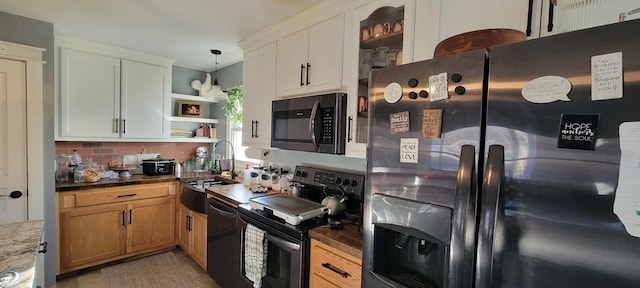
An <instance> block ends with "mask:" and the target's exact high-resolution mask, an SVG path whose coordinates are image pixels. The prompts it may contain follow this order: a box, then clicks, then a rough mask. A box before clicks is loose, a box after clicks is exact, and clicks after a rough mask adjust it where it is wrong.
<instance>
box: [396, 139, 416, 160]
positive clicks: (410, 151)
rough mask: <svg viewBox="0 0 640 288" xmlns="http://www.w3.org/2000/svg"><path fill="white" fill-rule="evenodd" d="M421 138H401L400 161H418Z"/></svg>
mask: <svg viewBox="0 0 640 288" xmlns="http://www.w3.org/2000/svg"><path fill="white" fill-rule="evenodd" d="M419 147H420V139H418V138H401V139H400V163H418V148H419Z"/></svg>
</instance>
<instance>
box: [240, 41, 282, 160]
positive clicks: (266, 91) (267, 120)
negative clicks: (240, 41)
mask: <svg viewBox="0 0 640 288" xmlns="http://www.w3.org/2000/svg"><path fill="white" fill-rule="evenodd" d="M242 67H243V68H242V69H243V72H242V78H243V79H242V82H243V95H242V98H243V101H242V103H243V107H242V145H244V146H248V147H255V148H269V147H270V146H271V101H272V100H273V99H274V98H275V92H276V74H275V72H276V43H275V42H272V43H270V44H268V45H265V46H263V47H260V48H258V49H255V50H253V51H250V52H245V53H244V60H243V63H242Z"/></svg>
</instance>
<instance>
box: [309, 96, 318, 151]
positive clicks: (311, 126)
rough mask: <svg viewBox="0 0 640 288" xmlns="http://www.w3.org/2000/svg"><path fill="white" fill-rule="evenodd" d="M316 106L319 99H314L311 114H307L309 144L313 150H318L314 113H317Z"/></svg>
mask: <svg viewBox="0 0 640 288" xmlns="http://www.w3.org/2000/svg"><path fill="white" fill-rule="evenodd" d="M318 106H320V101H316V103H314V104H313V109H311V116H309V133H311V144H313V147H314V149H315V151H318V141H317V140H316V115H317V114H318Z"/></svg>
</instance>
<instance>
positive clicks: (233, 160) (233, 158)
mask: <svg viewBox="0 0 640 288" xmlns="http://www.w3.org/2000/svg"><path fill="white" fill-rule="evenodd" d="M220 143H229V146H231V179H236V176H238V174H236V154H235V151H234V150H233V144H231V142H229V140H220V141H218V142H216V144H214V145H213V151H214V155H215V154H217V152H218V144H220Z"/></svg>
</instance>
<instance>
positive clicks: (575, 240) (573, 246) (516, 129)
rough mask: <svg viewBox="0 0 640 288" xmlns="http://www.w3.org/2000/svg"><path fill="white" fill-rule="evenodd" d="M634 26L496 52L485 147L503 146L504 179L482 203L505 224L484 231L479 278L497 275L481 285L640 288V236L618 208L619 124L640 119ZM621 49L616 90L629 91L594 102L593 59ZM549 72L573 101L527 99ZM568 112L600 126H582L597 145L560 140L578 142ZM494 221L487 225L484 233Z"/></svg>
mask: <svg viewBox="0 0 640 288" xmlns="http://www.w3.org/2000/svg"><path fill="white" fill-rule="evenodd" d="M628 31H640V21H629V22H624V23H619V24H614V25H609V26H603V27H597V28H593V29H587V30H581V31H576V32H572V33H567V34H561V35H555V36H549V37H543V38H539V39H534V40H528V41H525V42H521V43H516V44H511V45H505V46H499V47H494V48H492V49H491V55H490V64H489V84H488V87H489V90H488V103H487V120H486V123H487V128H486V144H485V145H486V147H489V146H490V145H494V144H497V145H501V146H502V147H504V174H503V175H501V176H502V177H504V182H503V183H502V185H501V186H500V192H499V193H500V196H499V197H496V196H495V195H493V196H492V195H491V194H490V192H489V191H483V197H484V198H485V200H486V197H494V200H495V201H498V203H492V204H488V205H484V206H483V207H482V208H481V209H482V210H481V215H483V217H484V215H486V214H487V213H490V212H491V211H490V210H491V209H495V207H498V208H497V210H496V211H495V213H496V216H495V217H496V218H497V219H502V221H501V222H502V224H500V225H498V226H495V227H492V228H487V229H493V231H498V232H494V233H493V235H490V233H483V232H482V231H480V234H479V236H480V239H479V240H478V241H479V243H481V244H482V243H483V242H490V243H488V244H490V245H491V247H492V250H491V249H483V248H482V247H481V248H480V249H479V252H478V253H479V255H478V266H479V267H478V268H479V269H480V270H478V271H485V272H478V271H476V275H477V277H482V276H488V274H487V272H486V271H491V272H490V275H491V278H490V279H488V280H487V281H479V282H478V283H476V287H478V288H482V287H519V288H533V287H594V288H595V287H640V273H638V267H640V238H636V237H633V236H631V235H630V234H629V233H627V232H626V230H625V227H624V226H623V224H622V223H621V222H620V220H619V219H618V217H617V216H616V215H615V214H614V212H613V202H614V197H615V195H616V187H617V185H618V183H617V180H618V173H619V164H620V141H619V136H618V127H619V126H620V124H622V123H624V122H629V121H638V120H640V114H638V112H637V107H640V97H638V95H640V78H639V77H638V76H637V75H639V74H640V54H639V53H638V51H640V38H639V37H635V36H634V37H632V36H631V35H630V34H629V32H628ZM616 52H621V53H622V60H621V64H619V65H620V66H621V67H619V68H620V69H619V68H616V67H615V65H614V67H613V70H611V71H616V70H621V71H622V72H623V75H622V76H623V77H622V78H623V79H624V84H623V86H622V87H617V89H622V93H623V97H622V98H618V99H610V100H599V101H597V100H596V99H595V98H597V97H596V95H600V93H597V92H596V91H594V90H593V89H592V83H598V82H600V81H602V80H603V79H601V78H598V77H597V76H596V75H597V73H598V72H594V71H595V70H592V67H593V65H592V57H594V56H601V55H606V54H611V53H616ZM595 59H598V58H595ZM542 76H558V77H561V78H564V79H567V80H568V81H569V82H571V90H570V92H569V94H568V95H567V97H566V98H568V100H569V101H563V100H560V98H564V97H558V98H559V100H558V101H552V102H549V101H545V103H534V102H530V101H527V99H525V98H524V97H523V96H522V92H523V91H522V90H523V87H525V86H526V85H527V83H529V82H530V81H532V80H534V79H537V78H540V77H542ZM550 84H551V83H550ZM605 87H607V88H615V86H605ZM595 89H598V88H597V87H596V88H595ZM554 93H555V92H554ZM567 115H570V116H571V117H573V118H574V119H583V120H581V121H583V122H581V123H583V124H585V125H583V126H585V127H586V126H589V127H592V126H591V125H593V124H596V125H597V128H596V129H591V130H586V129H585V130H575V131H576V132H581V133H579V134H575V135H582V136H584V135H587V136H589V134H590V133H593V134H592V135H593V136H591V137H593V139H588V138H589V137H582V138H581V139H582V141H593V142H594V143H593V146H591V145H575V146H572V145H570V144H569V145H566V143H563V141H561V140H567V139H576V138H577V137H568V136H567V135H572V134H571V133H573V130H571V129H573V128H571V126H572V125H573V124H575V123H570V121H567V119H569V118H570V117H569V116H567ZM576 115H577V116H576ZM594 115H596V116H598V117H594ZM574 116H575V117H574ZM596 118H597V119H598V120H594V119H596ZM578 122H580V121H578ZM593 126H595V125H593ZM566 130H570V131H568V132H567V131H566ZM582 132H589V133H586V134H584V133H582ZM563 137H564V138H563ZM578 144H585V143H578ZM586 144H589V143H586ZM559 147H565V148H559ZM590 147H593V150H589V148H590ZM573 148H579V149H573ZM585 148H586V150H585ZM489 152H490V151H489ZM490 172H491V171H489V169H487V174H486V176H485V177H491V175H490V174H491V173H490ZM638 193H640V190H639V191H638ZM483 201H484V200H483ZM483 220H485V219H483ZM493 223H495V221H485V222H481V227H480V229H485V226H484V225H485V224H486V225H492V224H493ZM487 237H492V238H493V239H489V238H487ZM483 253H492V255H485V254H483ZM484 260H488V261H484Z"/></svg>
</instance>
